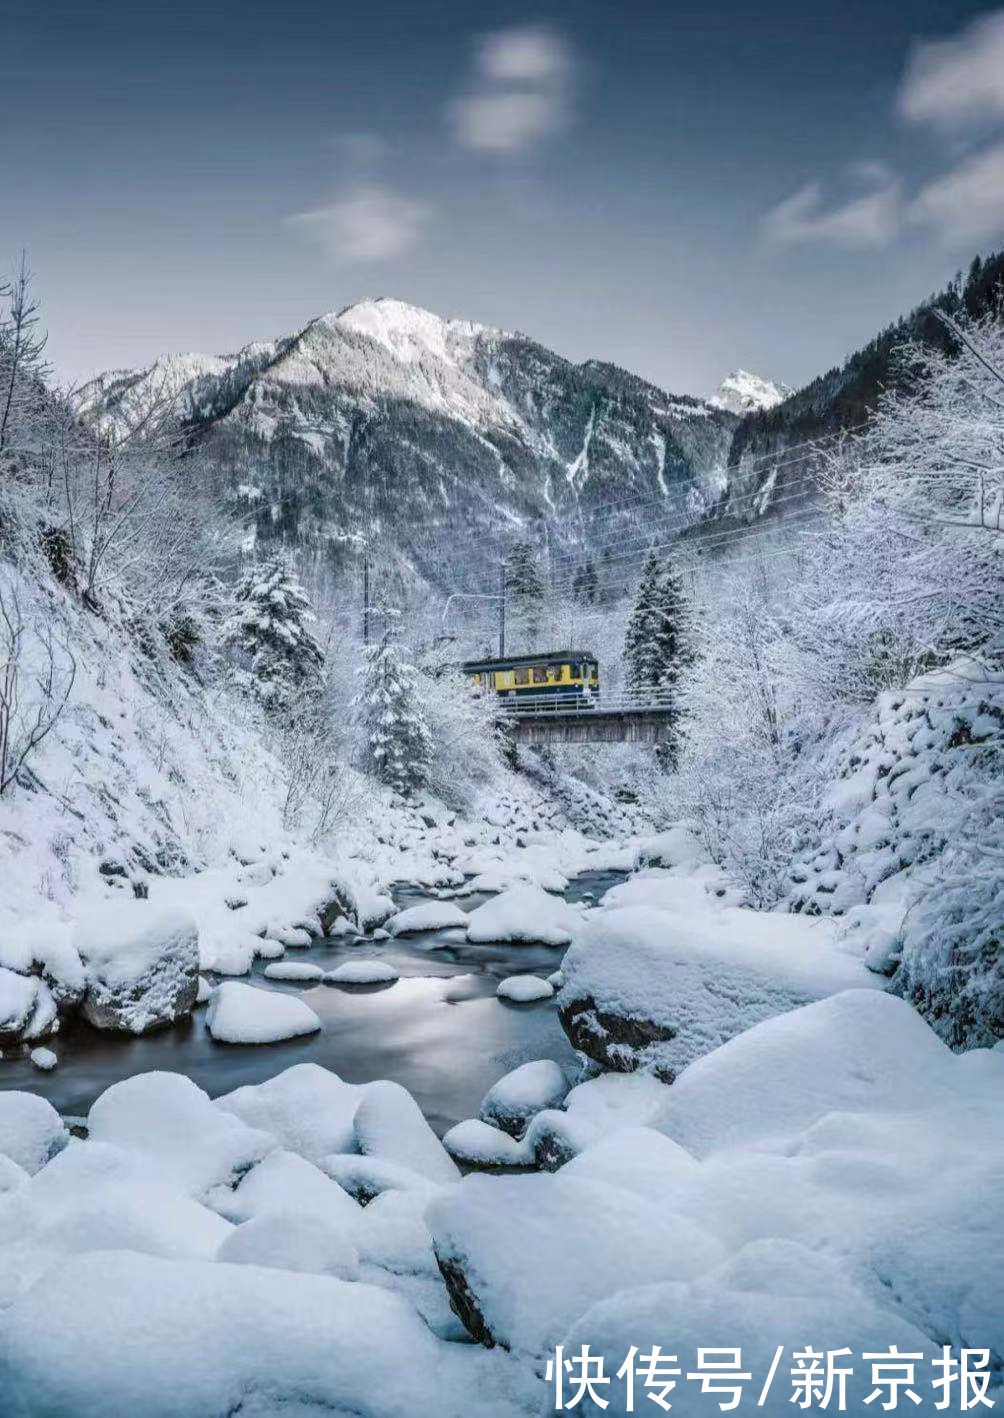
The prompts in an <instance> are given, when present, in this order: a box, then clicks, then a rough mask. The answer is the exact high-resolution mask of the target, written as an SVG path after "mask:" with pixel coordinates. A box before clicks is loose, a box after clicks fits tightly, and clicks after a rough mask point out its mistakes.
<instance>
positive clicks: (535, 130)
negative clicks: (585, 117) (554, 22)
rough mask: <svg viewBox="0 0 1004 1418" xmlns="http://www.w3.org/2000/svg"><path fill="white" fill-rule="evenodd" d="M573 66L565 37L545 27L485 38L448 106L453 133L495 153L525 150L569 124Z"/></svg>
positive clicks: (468, 144)
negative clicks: (462, 90)
mask: <svg viewBox="0 0 1004 1418" xmlns="http://www.w3.org/2000/svg"><path fill="white" fill-rule="evenodd" d="M573 69H574V60H573V56H572V51H571V48H570V46H569V45H568V43H567V41H566V40H565V39H564V38H563V37H562V36H561V35H560V34H558V33H557V31H555V30H552V29H548V28H546V27H545V26H538V25H522V26H514V27H513V28H511V29H505V30H498V31H496V32H495V33H494V34H489V35H486V36H484V37H483V38H482V39H481V40H480V41H479V43H478V47H477V51H476V55H475V64H474V74H473V77H472V81H471V84H470V87H469V91H468V92H467V93H466V94H464V95H462V96H461V97H460V98H458V99H455V100H453V101H452V102H451V103H450V104H449V106H448V114H449V118H450V121H451V124H452V127H453V133H454V137H455V138H456V140H457V142H459V143H460V144H462V145H463V146H464V147H468V148H474V149H476V150H478V151H481V152H487V153H495V154H497V155H500V156H513V155H516V154H520V153H524V152H526V151H527V150H528V149H530V148H532V147H533V146H534V145H536V144H537V143H539V142H541V141H542V140H543V139H545V138H548V137H550V136H551V135H552V134H554V133H556V132H558V131H559V130H560V129H561V128H563V127H564V126H565V125H566V123H567V122H568V120H569V117H570V105H571V82H572V74H573Z"/></svg>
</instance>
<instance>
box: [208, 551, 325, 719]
mask: <svg viewBox="0 0 1004 1418" xmlns="http://www.w3.org/2000/svg"><path fill="white" fill-rule="evenodd" d="M313 619H314V613H313V611H312V610H311V607H310V601H309V599H308V597H307V594H306V592H305V591H304V589H303V587H302V586H301V585H300V583H299V582H298V581H297V580H296V578H295V577H294V576H293V575H292V573H291V572H290V571H289V569H288V568H287V566H286V564H285V562H284V561H283V560H282V558H281V557H272V558H270V559H269V560H268V561H264V562H262V563H260V564H259V565H257V566H252V567H251V568H250V569H249V570H248V571H246V572H245V574H244V575H243V576H242V577H241V579H240V581H239V582H238V583H237V586H236V588H235V590H234V609H233V611H232V613H231V616H230V620H229V624H228V626H227V630H226V639H227V640H228V642H229V643H230V644H232V645H233V646H234V647H235V648H236V650H237V652H238V654H239V656H240V657H241V659H242V660H243V661H244V665H243V668H244V669H245V670H246V671H247V672H248V674H249V677H250V680H251V683H252V687H253V689H254V691H255V693H256V694H257V695H258V696H259V698H260V699H261V701H262V703H263V704H264V705H265V707H266V708H268V709H283V708H286V707H287V706H288V705H289V703H290V701H291V700H292V698H293V697H294V696H296V695H303V694H309V693H311V692H313V691H314V690H316V689H317V688H318V686H319V683H320V675H321V668H322V666H323V664H324V653H323V651H322V650H321V647H320V645H318V643H317V640H316V639H315V638H314V635H313V634H312V632H311V630H310V628H309V623H310V622H311V621H312V620H313Z"/></svg>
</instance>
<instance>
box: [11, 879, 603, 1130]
mask: <svg viewBox="0 0 1004 1418" xmlns="http://www.w3.org/2000/svg"><path fill="white" fill-rule="evenodd" d="M621 880H623V873H618V872H595V873H588V874H587V875H586V876H583V877H580V878H578V879H577V880H576V881H575V882H573V883H572V886H571V887H570V888H569V891H568V892H567V893H566V895H567V896H568V899H570V900H581V899H582V897H583V896H584V895H586V894H589V893H592V894H594V895H595V896H597V897H598V896H599V895H601V894H602V892H603V891H605V890H606V889H607V888H608V887H609V886H611V885H613V884H615V883H616V882H618V881H621ZM394 896H395V899H396V900H397V901H398V902H399V904H400V905H402V906H408V905H413V904H416V903H417V902H418V901H420V900H425V899H427V895H424V894H423V893H421V892H420V891H418V890H416V889H415V888H413V887H401V888H400V889H397V890H395V892H394ZM485 899H487V898H486V897H471V898H466V899H464V900H463V901H462V902H461V904H462V905H463V906H464V908H465V909H473V907H474V906H475V905H477V904H479V903H480V901H482V900H485ZM563 953H564V951H563V950H562V949H561V948H560V947H552V946H526V945H523V946H521V945H498V944H496V945H470V944H468V943H467V941H465V940H464V939H463V936H462V933H461V932H459V931H457V930H445V931H430V932H427V933H425V934H423V935H420V936H411V937H408V938H407V939H404V940H387V941H370V940H366V941H361V942H360V943H359V944H354V943H351V942H346V940H345V939H344V938H340V939H337V940H323V941H317V942H315V943H314V944H313V945H312V946H310V947H309V948H308V949H306V950H295V951H294V950H290V951H288V952H287V956H288V958H289V959H291V960H299V961H303V962H304V963H310V964H316V965H319V966H320V967H321V968H322V969H323V970H333V969H334V968H335V966H336V965H338V964H340V963H341V961H343V960H346V959H353V958H358V957H359V956H361V955H365V956H369V955H372V956H374V957H377V958H379V959H381V960H386V961H387V962H388V963H389V964H391V965H393V966H394V968H395V969H396V970H397V971H398V972H399V974H400V976H401V978H400V980H398V982H397V983H396V984H394V985H389V986H386V987H384V986H380V987H375V988H373V987H370V988H358V987H356V988H354V989H346V988H343V987H339V986H333V985H327V984H320V985H318V984H310V983H308V984H306V985H304V984H302V983H301V984H297V983H291V982H285V981H279V980H266V979H265V977H264V973H263V971H264V968H265V964H266V963H267V962H259V963H257V964H256V965H255V968H254V971H253V974H252V977H251V978H252V981H253V983H254V984H255V985H258V986H260V987H262V988H265V989H272V990H278V991H281V992H284V993H290V992H291V993H293V994H297V995H299V996H300V997H301V998H302V999H304V1000H306V1001H307V1002H308V1004H309V1005H310V1007H311V1009H313V1010H314V1011H315V1012H316V1013H317V1014H318V1015H319V1016H320V1019H321V1023H322V1026H323V1027H322V1030H321V1032H320V1034H316V1035H313V1036H311V1037H309V1038H305V1039H293V1040H289V1041H287V1042H284V1043H280V1044H271V1045H234V1044H217V1043H216V1042H215V1041H214V1040H213V1039H211V1038H210V1037H209V1034H208V1033H207V1031H206V1027H205V1022H204V1015H205V1011H204V1010H202V1009H200V1010H197V1011H196V1013H195V1015H194V1016H193V1017H192V1018H191V1019H187V1020H184V1021H183V1022H181V1023H179V1024H178V1025H176V1026H174V1027H173V1028H171V1029H165V1030H161V1031H160V1032H158V1033H156V1034H151V1035H148V1036H146V1037H145V1038H140V1039H124V1038H121V1037H119V1036H113V1035H110V1034H104V1033H100V1032H98V1031H97V1030H94V1029H91V1028H90V1027H89V1026H87V1025H85V1024H83V1023H79V1024H75V1025H73V1026H71V1027H66V1028H65V1029H64V1032H63V1033H61V1034H60V1035H59V1036H58V1037H57V1039H56V1042H55V1047H56V1050H57V1052H58V1054H59V1068H58V1069H57V1070H56V1071H55V1072H54V1073H51V1074H42V1073H39V1072H38V1070H37V1069H35V1068H33V1067H32V1066H31V1064H30V1063H29V1062H28V1061H27V1060H11V1061H5V1062H3V1063H0V1087H3V1088H23V1089H27V1090H30V1091H32V1092H35V1093H40V1094H42V1095H43V1096H45V1097H47V1098H48V1099H49V1100H50V1101H51V1102H52V1103H53V1105H54V1106H55V1107H56V1108H58V1109H59V1111H60V1112H61V1113H64V1114H73V1115H82V1114H86V1113H87V1111H88V1109H89V1108H90V1105H91V1103H92V1102H93V1101H94V1099H95V1098H96V1097H97V1096H98V1094H99V1093H101V1092H102V1091H103V1090H104V1089H105V1088H107V1087H109V1086H110V1085H111V1084H112V1083H115V1082H117V1081H118V1080H119V1079H122V1078H128V1077H130V1076H131V1075H133V1074H136V1073H145V1072H148V1071H150V1070H152V1069H167V1070H170V1071H172V1072H177V1073H185V1074H187V1075H188V1076H189V1078H191V1079H193V1080H194V1081H195V1082H196V1083H198V1084H199V1086H200V1087H201V1088H204V1089H205V1090H206V1091H207V1092H208V1093H210V1094H211V1095H212V1096H214V1097H215V1096H218V1095H219V1094H221V1093H227V1092H229V1091H230V1090H231V1089H233V1088H237V1087H240V1085H241V1084H245V1083H260V1082H263V1081H264V1080H265V1079H266V1078H271V1077H272V1076H273V1075H274V1074H276V1073H279V1072H280V1071H281V1070H282V1069H284V1068H287V1067H288V1066H289V1065H290V1064H292V1063H300V1062H304V1061H308V1060H309V1061H313V1062H316V1063H319V1064H323V1065H324V1067H325V1068H330V1069H333V1070H334V1071H335V1072H336V1073H337V1074H339V1075H340V1076H341V1077H342V1078H344V1079H346V1080H348V1081H349V1082H352V1083H364V1082H367V1081H369V1080H370V1079H374V1078H391V1079H394V1080H395V1081H396V1082H398V1083H401V1084H403V1085H404V1087H405V1088H407V1089H408V1090H409V1091H410V1092H411V1093H413V1094H414V1096H415V1098H416V1100H417V1101H418V1104H419V1106H420V1107H421V1108H422V1111H423V1112H424V1113H425V1115H426V1117H427V1118H428V1119H429V1121H430V1123H431V1124H432V1126H433V1127H434V1128H436V1130H437V1131H439V1132H444V1131H445V1130H446V1129H447V1128H448V1127H451V1126H452V1125H453V1123H455V1122H457V1121H459V1120H460V1119H461V1118H466V1117H471V1116H472V1115H473V1114H475V1113H476V1111H477V1107H478V1104H479V1102H480V1101H481V1098H482V1097H483V1096H484V1094H485V1093H486V1092H487V1090H488V1089H489V1088H490V1087H491V1085H492V1084H493V1083H494V1082H495V1081H496V1080H497V1079H498V1078H499V1077H500V1076H501V1074H503V1073H504V1072H506V1071H507V1070H508V1069H510V1068H515V1067H516V1066H517V1065H518V1064H521V1063H525V1062H526V1061H527V1060H529V1059H538V1058H551V1059H555V1060H556V1061H557V1062H559V1063H572V1062H573V1061H574V1055H573V1054H572V1051H571V1048H570V1047H569V1044H568V1041H567V1039H566V1038H565V1035H564V1033H563V1031H562V1029H561V1025H560V1024H559V1022H558V1016H557V1011H556V1009H555V1007H554V1003H553V1001H544V1002H543V1003H540V1004H533V1005H520V1006H514V1005H508V1004H504V1003H502V1002H501V1001H499V1000H497V999H496V998H495V988H496V986H497V984H498V981H499V980H500V979H501V978H502V977H503V976H505V975H512V974H519V973H527V972H528V973H532V974H538V975H548V974H550V973H551V971H552V970H556V969H557V968H558V965H559V964H560V961H561V957H562V955H563Z"/></svg>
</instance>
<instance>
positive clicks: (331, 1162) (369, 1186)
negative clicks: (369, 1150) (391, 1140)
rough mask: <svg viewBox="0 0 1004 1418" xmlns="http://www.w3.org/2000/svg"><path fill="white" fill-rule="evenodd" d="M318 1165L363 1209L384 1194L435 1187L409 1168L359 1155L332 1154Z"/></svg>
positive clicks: (420, 1190)
mask: <svg viewBox="0 0 1004 1418" xmlns="http://www.w3.org/2000/svg"><path fill="white" fill-rule="evenodd" d="M444 1145H445V1139H444ZM321 1166H322V1168H323V1169H324V1172H325V1174H326V1175H327V1176H329V1177H330V1178H331V1180H332V1181H333V1182H337V1183H338V1185H339V1186H340V1187H341V1188H342V1190H343V1191H345V1192H348V1194H349V1196H351V1197H354V1198H355V1199H356V1201H358V1202H359V1203H360V1205H361V1206H366V1205H367V1204H368V1203H369V1202H371V1201H372V1200H373V1198H374V1197H378V1196H383V1194H384V1192H388V1191H406V1192H416V1191H417V1192H422V1193H423V1194H426V1193H428V1192H429V1191H430V1189H431V1188H432V1187H433V1186H434V1185H435V1184H434V1183H432V1182H430V1181H429V1178H428V1177H424V1176H423V1175H422V1174H421V1172H415V1171H413V1170H412V1169H411V1168H410V1167H404V1166H402V1165H401V1164H400V1163H398V1162H388V1161H386V1160H385V1159H384V1158H382V1157H364V1156H362V1155H361V1154H359V1153H353V1152H336V1153H332V1155H331V1156H330V1157H325V1158H324V1161H323V1162H322V1163H321Z"/></svg>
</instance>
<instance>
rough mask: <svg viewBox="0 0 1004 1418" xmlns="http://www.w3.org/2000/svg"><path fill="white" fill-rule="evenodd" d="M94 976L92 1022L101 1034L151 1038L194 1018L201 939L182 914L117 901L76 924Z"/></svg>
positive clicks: (88, 1008)
mask: <svg viewBox="0 0 1004 1418" xmlns="http://www.w3.org/2000/svg"><path fill="white" fill-rule="evenodd" d="M74 945H75V947H76V949H77V952H78V953H79V955H80V958H81V960H82V961H83V962H84V965H85V967H86V971H87V992H86V994H85V995H84V1000H83V1006H82V1007H83V1012H84V1016H85V1018H86V1019H87V1020H88V1022H89V1023H90V1024H93V1025H94V1027H95V1028H96V1029H113V1030H119V1031H121V1032H123V1033H128V1034H146V1033H147V1032H148V1031H149V1030H151V1029H156V1028H158V1027H160V1026H161V1025H164V1024H171V1023H173V1022H174V1020H176V1019H179V1018H181V1016H182V1015H185V1014H190V1013H191V1011H192V1008H193V1006H194V1004H195V1000H196V995H197V993H198V985H199V932H198V927H197V925H196V924H195V921H194V920H193V919H192V917H191V916H190V915H188V914H187V913H186V912H184V911H181V910H177V909H163V908H161V909H157V908H156V907H155V906H153V905H152V904H151V903H150V902H149V901H132V900H128V899H122V898H121V897H119V898H115V899H113V900H111V901H106V902H102V903H101V904H99V905H98V904H95V905H92V906H91V907H90V908H89V910H88V911H87V912H86V913H85V914H84V915H82V916H81V917H80V919H79V920H78V921H77V925H76V930H75V932H74Z"/></svg>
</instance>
